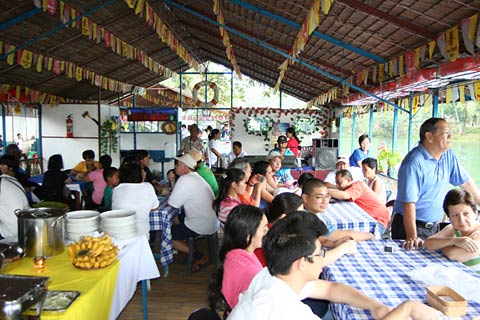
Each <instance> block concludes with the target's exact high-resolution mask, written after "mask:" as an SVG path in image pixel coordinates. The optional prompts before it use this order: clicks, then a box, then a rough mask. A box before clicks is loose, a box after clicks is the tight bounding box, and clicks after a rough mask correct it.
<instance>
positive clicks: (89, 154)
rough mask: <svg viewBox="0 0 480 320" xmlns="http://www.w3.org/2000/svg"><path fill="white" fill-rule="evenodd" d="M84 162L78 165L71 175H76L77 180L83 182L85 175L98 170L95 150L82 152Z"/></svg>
mask: <svg viewBox="0 0 480 320" xmlns="http://www.w3.org/2000/svg"><path fill="white" fill-rule="evenodd" d="M82 158H83V161H80V162H79V163H77V165H76V166H75V167H73V169H72V170H70V173H71V174H73V175H76V179H77V180H82V179H83V177H84V176H85V174H88V173H90V172H91V171H93V170H95V169H98V167H99V165H100V164H99V162H98V161H95V152H94V151H93V150H85V151H83V152H82Z"/></svg>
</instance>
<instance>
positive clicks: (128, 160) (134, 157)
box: [122, 154, 140, 165]
mask: <svg viewBox="0 0 480 320" xmlns="http://www.w3.org/2000/svg"><path fill="white" fill-rule="evenodd" d="M126 163H138V164H140V159H138V157H137V155H135V154H129V155H127V156H125V157H124V158H123V160H122V165H124V164H126Z"/></svg>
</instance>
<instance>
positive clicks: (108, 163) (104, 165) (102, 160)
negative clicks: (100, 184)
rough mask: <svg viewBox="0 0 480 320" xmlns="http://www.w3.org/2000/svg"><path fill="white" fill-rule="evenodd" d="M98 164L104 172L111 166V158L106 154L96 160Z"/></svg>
mask: <svg viewBox="0 0 480 320" xmlns="http://www.w3.org/2000/svg"><path fill="white" fill-rule="evenodd" d="M98 162H100V164H101V165H102V169H103V170H105V169H107V168H109V167H110V166H111V165H112V157H110V156H109V155H108V154H104V155H103V156H101V157H100V159H98Z"/></svg>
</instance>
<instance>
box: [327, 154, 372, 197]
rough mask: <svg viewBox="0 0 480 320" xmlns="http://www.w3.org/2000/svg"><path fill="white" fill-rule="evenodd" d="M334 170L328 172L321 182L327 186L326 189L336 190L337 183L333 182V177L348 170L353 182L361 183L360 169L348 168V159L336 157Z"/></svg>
mask: <svg viewBox="0 0 480 320" xmlns="http://www.w3.org/2000/svg"><path fill="white" fill-rule="evenodd" d="M335 168H336V169H335V170H332V171H330V172H329V173H328V174H327V176H326V177H325V179H324V180H323V182H325V184H326V185H327V188H330V189H337V183H336V182H335V177H336V175H337V172H338V171H340V170H344V169H346V170H348V171H350V173H351V174H352V177H353V181H363V179H364V177H363V173H362V169H360V168H356V167H350V166H349V165H348V159H347V158H345V157H338V158H337V162H336V163H335Z"/></svg>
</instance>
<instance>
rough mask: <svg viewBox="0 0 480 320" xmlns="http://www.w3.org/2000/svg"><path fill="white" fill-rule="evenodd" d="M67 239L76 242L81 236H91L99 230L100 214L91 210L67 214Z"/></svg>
mask: <svg viewBox="0 0 480 320" xmlns="http://www.w3.org/2000/svg"><path fill="white" fill-rule="evenodd" d="M65 226H66V230H67V239H68V240H72V241H78V240H80V238H81V237H82V236H93V235H94V233H95V232H96V231H98V229H99V228H100V213H99V212H97V211H91V210H79V211H72V212H67V219H66V223H65Z"/></svg>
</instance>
